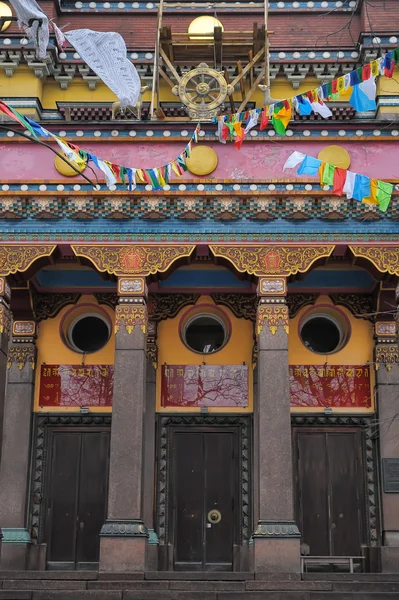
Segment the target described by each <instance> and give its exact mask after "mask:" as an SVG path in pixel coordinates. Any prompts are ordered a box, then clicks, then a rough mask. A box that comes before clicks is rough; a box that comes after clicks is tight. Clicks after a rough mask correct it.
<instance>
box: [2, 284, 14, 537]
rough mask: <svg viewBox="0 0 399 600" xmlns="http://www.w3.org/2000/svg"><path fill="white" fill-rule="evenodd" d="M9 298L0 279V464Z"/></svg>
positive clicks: (6, 286) (8, 289)
mask: <svg viewBox="0 0 399 600" xmlns="http://www.w3.org/2000/svg"><path fill="white" fill-rule="evenodd" d="M10 296H11V290H10V286H9V285H8V283H7V281H6V279H5V277H0V462H1V448H2V437H3V415H4V397H5V390H6V375H7V353H8V342H9V339H10V333H11V312H10ZM0 526H1V523H0Z"/></svg>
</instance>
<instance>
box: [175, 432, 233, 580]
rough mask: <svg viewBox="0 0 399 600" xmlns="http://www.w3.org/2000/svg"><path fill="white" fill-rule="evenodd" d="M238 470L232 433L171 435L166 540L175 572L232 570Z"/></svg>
mask: <svg viewBox="0 0 399 600" xmlns="http://www.w3.org/2000/svg"><path fill="white" fill-rule="evenodd" d="M238 469H239V462H238V431H237V430H236V429H234V428H232V429H230V428H223V429H218V428H215V429H210V428H190V429H185V428H184V429H183V428H176V429H173V430H172V431H171V477H170V498H171V502H170V505H169V506H170V509H169V532H170V534H169V535H170V537H171V538H172V539H170V542H171V543H172V546H173V568H174V569H175V570H181V571H203V570H205V571H231V570H233V568H234V560H233V557H234V551H233V550H234V545H235V544H237V535H238V512H239V509H238V507H239V501H238V488H239V477H238Z"/></svg>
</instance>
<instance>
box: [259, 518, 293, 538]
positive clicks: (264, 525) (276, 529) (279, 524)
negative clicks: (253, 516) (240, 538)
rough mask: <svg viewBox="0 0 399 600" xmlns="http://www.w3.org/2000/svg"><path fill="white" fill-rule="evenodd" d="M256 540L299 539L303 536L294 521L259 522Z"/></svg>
mask: <svg viewBox="0 0 399 600" xmlns="http://www.w3.org/2000/svg"><path fill="white" fill-rule="evenodd" d="M253 537H254V538H263V539H264V538H299V537H301V534H300V532H299V529H298V527H297V526H296V524H295V523H294V521H258V525H257V527H256V529H255V531H254V534H253Z"/></svg>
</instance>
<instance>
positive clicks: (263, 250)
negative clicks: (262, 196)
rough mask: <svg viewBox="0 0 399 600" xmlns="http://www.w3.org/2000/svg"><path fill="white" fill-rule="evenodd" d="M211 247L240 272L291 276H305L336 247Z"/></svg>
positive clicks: (214, 252) (217, 255)
mask: <svg viewBox="0 0 399 600" xmlns="http://www.w3.org/2000/svg"><path fill="white" fill-rule="evenodd" d="M209 247H210V249H211V251H212V252H213V254H214V255H215V256H216V257H220V258H224V259H226V260H228V261H229V262H231V263H232V264H233V265H234V267H235V268H236V269H237V271H239V272H240V273H248V274H249V275H258V276H261V275H284V276H290V275H296V274H297V273H305V272H306V271H307V270H308V269H309V268H310V267H311V266H312V265H313V264H314V263H315V262H316V261H320V260H323V259H327V258H328V257H329V256H331V254H332V252H333V250H334V247H335V246H334V245H325V246H317V245H314V246H305V245H301V246H294V245H292V246H272V245H266V244H262V245H257V246H242V245H236V244H231V245H228V246H223V245H213V244H212V245H210V246H209Z"/></svg>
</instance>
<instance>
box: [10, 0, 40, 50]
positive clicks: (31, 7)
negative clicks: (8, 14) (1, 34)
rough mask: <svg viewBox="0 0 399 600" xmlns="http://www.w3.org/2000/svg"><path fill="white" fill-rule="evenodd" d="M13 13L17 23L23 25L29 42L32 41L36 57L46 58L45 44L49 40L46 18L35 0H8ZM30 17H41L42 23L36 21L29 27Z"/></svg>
mask: <svg viewBox="0 0 399 600" xmlns="http://www.w3.org/2000/svg"><path fill="white" fill-rule="evenodd" d="M10 4H11V6H12V7H13V9H14V11H15V14H16V16H17V18H18V25H19V26H20V27H23V29H24V30H25V33H26V35H27V36H28V39H29V41H30V42H33V43H34V45H35V48H36V55H37V57H38V58H46V52H47V46H48V42H49V30H48V18H47V16H46V15H45V13H44V12H43V11H42V9H41V8H40V6H39V5H38V3H37V2H36V0H10ZM30 19H42V24H41V25H39V23H38V22H37V21H35V22H34V23H32V25H31V26H30V27H29V25H28V22H29V20H30Z"/></svg>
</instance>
